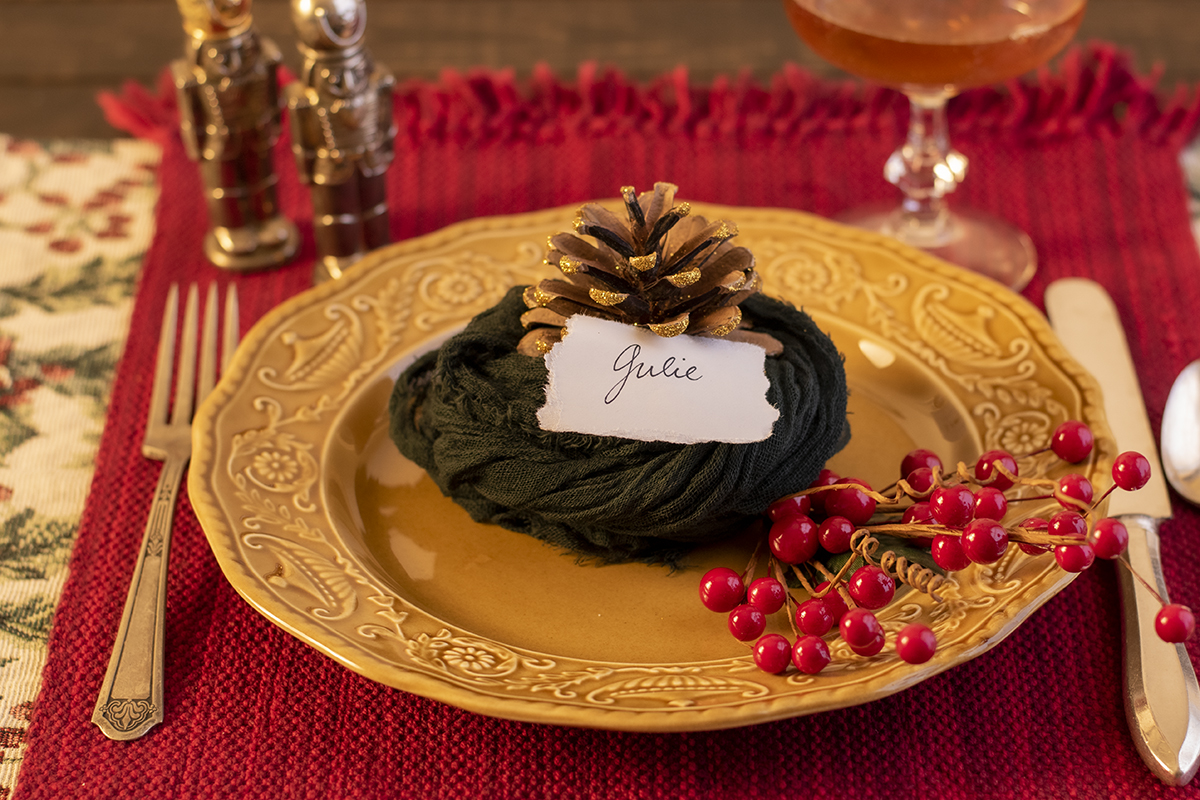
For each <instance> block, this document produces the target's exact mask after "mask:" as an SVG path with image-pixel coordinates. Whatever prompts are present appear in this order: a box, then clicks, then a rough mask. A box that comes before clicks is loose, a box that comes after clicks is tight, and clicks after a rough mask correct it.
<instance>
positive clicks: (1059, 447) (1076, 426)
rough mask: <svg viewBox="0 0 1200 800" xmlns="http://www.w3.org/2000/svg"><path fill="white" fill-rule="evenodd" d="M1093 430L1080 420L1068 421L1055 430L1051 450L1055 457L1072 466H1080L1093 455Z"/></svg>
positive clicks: (1051, 437)
mask: <svg viewBox="0 0 1200 800" xmlns="http://www.w3.org/2000/svg"><path fill="white" fill-rule="evenodd" d="M1093 442H1094V438H1093V436H1092V429H1091V428H1089V427H1088V426H1087V425H1084V424H1083V423H1082V422H1079V421H1078V420H1073V419H1070V420H1067V421H1066V422H1064V423H1063V424H1062V425H1059V426H1058V427H1057V428H1055V429H1054V433H1053V434H1052V435H1051V436H1050V449H1051V450H1053V451H1054V455H1056V456H1058V457H1059V458H1061V459H1062V460H1063V461H1067V462H1069V463H1071V464H1078V463H1079V462H1080V461H1083V460H1084V459H1085V458H1087V457H1088V456H1090V455H1091V454H1092V443H1093Z"/></svg>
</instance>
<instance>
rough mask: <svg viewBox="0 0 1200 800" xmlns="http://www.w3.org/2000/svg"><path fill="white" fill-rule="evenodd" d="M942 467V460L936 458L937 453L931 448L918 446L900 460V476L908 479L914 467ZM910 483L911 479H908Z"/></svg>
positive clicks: (928, 468) (931, 468) (930, 468)
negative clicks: (926, 448)
mask: <svg viewBox="0 0 1200 800" xmlns="http://www.w3.org/2000/svg"><path fill="white" fill-rule="evenodd" d="M935 467H936V468H937V469H942V460H941V459H940V458H938V456H937V453H934V452H933V451H932V450H925V449H924V448H919V449H917V450H913V451H912V452H911V453H909V454H908V455H906V456H905V457H904V458H903V459H902V460H901V461H900V477H901V478H905V479H908V476H909V475H911V474H912V472H913V470H916V469H927V470H930V471H932V470H933V469H934V468H935ZM909 482H910V483H911V481H909Z"/></svg>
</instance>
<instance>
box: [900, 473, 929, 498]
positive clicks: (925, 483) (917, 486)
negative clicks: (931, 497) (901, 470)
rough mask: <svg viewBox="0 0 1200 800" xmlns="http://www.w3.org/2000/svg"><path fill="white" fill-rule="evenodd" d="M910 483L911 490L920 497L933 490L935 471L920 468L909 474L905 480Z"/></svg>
mask: <svg viewBox="0 0 1200 800" xmlns="http://www.w3.org/2000/svg"><path fill="white" fill-rule="evenodd" d="M905 480H907V481H908V485H909V488H911V489H912V490H913V491H914V492H916V493H917V494H919V495H924V494H926V493H927V492H929V491H931V490H932V489H933V470H931V469H929V468H927V467H918V468H917V469H914V470H913V471H912V472H910V473H908V477H907V478H906V479H905Z"/></svg>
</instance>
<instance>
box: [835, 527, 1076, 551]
mask: <svg viewBox="0 0 1200 800" xmlns="http://www.w3.org/2000/svg"><path fill="white" fill-rule="evenodd" d="M858 530H859V531H866V532H867V533H887V534H890V535H892V536H895V537H896V538H898V539H928V538H930V537H932V536H937V535H938V534H944V535H947V536H962V530H961V529H959V528H949V527H945V526H942V525H922V524H920V523H915V522H908V523H900V524H894V525H867V526H865V527H862V528H859V529H858ZM1005 530H1006V531H1007V532H1008V538H1009V539H1010V540H1012V541H1014V542H1025V543H1026V544H1039V545H1051V546H1057V545H1060V544H1081V542H1080V540H1079V539H1074V538H1071V537H1069V536H1055V535H1054V534H1052V533H1047V532H1046V531H1041V530H1033V529H1032V528H1022V527H1020V526H1017V527H1013V528H1006V529H1005Z"/></svg>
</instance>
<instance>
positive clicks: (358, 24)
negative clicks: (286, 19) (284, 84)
mask: <svg viewBox="0 0 1200 800" xmlns="http://www.w3.org/2000/svg"><path fill="white" fill-rule="evenodd" d="M292 20H293V22H295V24H296V33H297V34H298V36H299V37H300V41H301V42H302V43H303V44H304V45H305V46H307V47H309V48H310V49H312V50H342V49H345V48H347V47H351V46H353V45H355V44H357V43H358V42H359V41H360V40H361V39H362V36H363V32H364V31H365V30H366V28H367V6H366V3H365V2H363V0H292Z"/></svg>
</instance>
